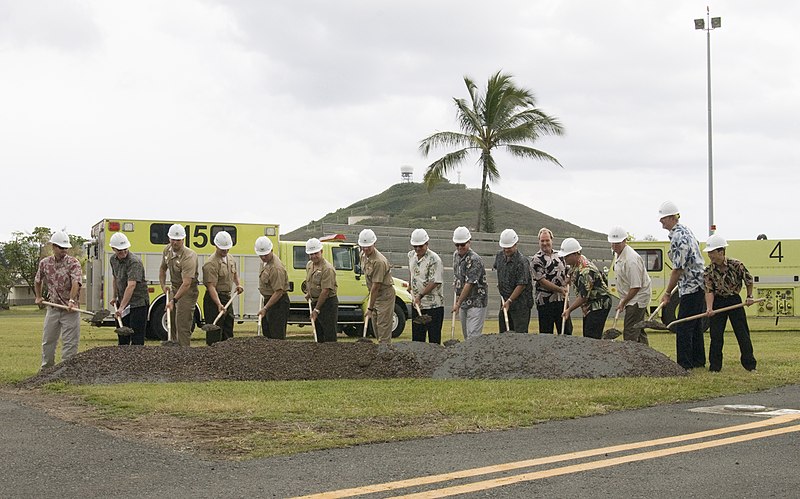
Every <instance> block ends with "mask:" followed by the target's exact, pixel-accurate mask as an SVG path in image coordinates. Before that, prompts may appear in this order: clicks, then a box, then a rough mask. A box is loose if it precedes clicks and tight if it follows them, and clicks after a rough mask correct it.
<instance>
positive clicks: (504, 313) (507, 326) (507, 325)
mask: <svg viewBox="0 0 800 499" xmlns="http://www.w3.org/2000/svg"><path fill="white" fill-rule="evenodd" d="M500 308H501V309H502V310H503V319H505V320H506V330H505V331H504V332H506V333H507V332H509V331H511V326H510V325H509V324H508V310H507V309H506V307H505V301H503V300H500Z"/></svg>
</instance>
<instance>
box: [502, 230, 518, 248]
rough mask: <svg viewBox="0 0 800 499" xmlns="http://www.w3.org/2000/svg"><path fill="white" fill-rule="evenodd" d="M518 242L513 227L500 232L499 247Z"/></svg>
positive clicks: (506, 246)
mask: <svg viewBox="0 0 800 499" xmlns="http://www.w3.org/2000/svg"><path fill="white" fill-rule="evenodd" d="M517 242H519V236H518V235H517V233H516V231H514V229H506V230H504V231H503V232H501V233H500V247H501V248H510V247H512V246H514V245H515V244H517Z"/></svg>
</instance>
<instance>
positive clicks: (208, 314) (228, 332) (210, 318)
mask: <svg viewBox="0 0 800 499" xmlns="http://www.w3.org/2000/svg"><path fill="white" fill-rule="evenodd" d="M218 294H219V301H221V302H222V304H223V305H225V304H226V303H228V300H230V299H231V295H230V293H218ZM218 315H219V308H217V304H216V303H214V300H213V299H212V298H211V294H210V293H208V292H206V294H205V296H204V297H203V317H204V318H205V321H206V324H212V323H213V322H214V319H216V318H217V316H218ZM217 326H219V328H220V329H221V331H220V333H221V334H220V339H221V340H227V339H230V338H233V303H231V306H230V307H228V308H227V310H225V313H224V314H223V315H222V317H220V318H219V320H218V321H217Z"/></svg>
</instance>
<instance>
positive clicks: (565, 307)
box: [556, 284, 569, 335]
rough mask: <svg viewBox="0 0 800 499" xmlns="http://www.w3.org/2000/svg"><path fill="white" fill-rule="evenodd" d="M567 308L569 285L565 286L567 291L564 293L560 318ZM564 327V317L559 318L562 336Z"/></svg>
mask: <svg viewBox="0 0 800 499" xmlns="http://www.w3.org/2000/svg"><path fill="white" fill-rule="evenodd" d="M568 306H569V284H567V290H566V291H565V292H564V310H562V311H561V315H562V316H563V315H564V312H566V311H567V307H568ZM566 325H567V318H566V317H561V334H562V335H563V334H564V331H565V329H564V328H565V327H566ZM556 334H558V331H556Z"/></svg>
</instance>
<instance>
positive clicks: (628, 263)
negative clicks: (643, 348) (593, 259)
mask: <svg viewBox="0 0 800 499" xmlns="http://www.w3.org/2000/svg"><path fill="white" fill-rule="evenodd" d="M608 242H609V243H611V249H612V250H614V253H615V254H616V255H617V258H616V260H615V261H614V273H615V274H616V276H617V291H619V305H617V310H616V312H615V326H616V317H618V316H619V314H620V313H621V312H624V314H625V315H624V318H625V319H624V320H625V322H624V324H625V325H624V327H623V331H622V338H623V339H624V340H626V341H635V342H637V343H644V344H645V345H647V344H648V343H647V333H645V331H644V328H643V327H641V326H640V325H639V323H641V322H642V321H643V320H644V314H645V312H647V307H648V305H649V304H650V286H651V280H650V276H649V275H648V274H647V270H646V269H645V268H644V261H643V260H642V257H641V256H639V253H637V252H636V251H634V250H633V248H631V247H630V246H628V232H627V231H626V230H625V229H623V228H622V227H620V226H616V227H613V228H612V229H611V231H610V232H609V233H608ZM637 326H638V327H637ZM619 335H620V332H619V331H618V330H617V329H614V328H612V329H609V330H608V331H606V332H604V333H603V339H614V338H616V337H617V336H619Z"/></svg>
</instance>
